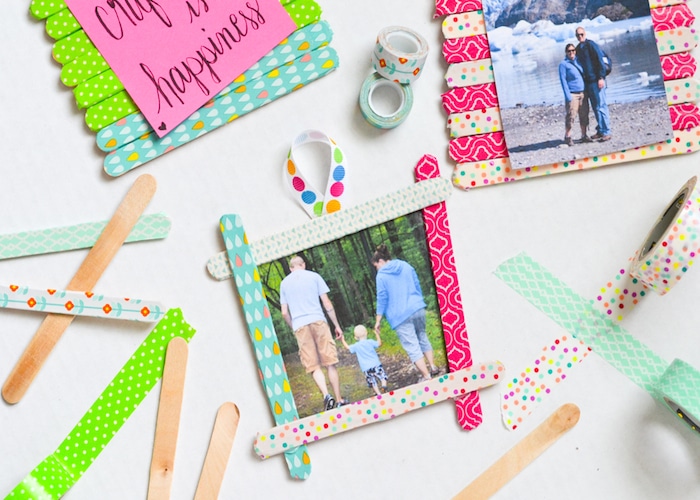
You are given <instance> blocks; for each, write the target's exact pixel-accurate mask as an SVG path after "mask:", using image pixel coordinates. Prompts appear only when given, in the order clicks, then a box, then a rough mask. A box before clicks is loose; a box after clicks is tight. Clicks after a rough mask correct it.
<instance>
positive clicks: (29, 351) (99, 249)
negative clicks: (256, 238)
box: [2, 174, 156, 404]
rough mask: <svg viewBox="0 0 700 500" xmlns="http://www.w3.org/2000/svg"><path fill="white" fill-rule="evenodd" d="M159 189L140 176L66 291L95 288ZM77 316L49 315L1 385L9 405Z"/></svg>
mask: <svg viewBox="0 0 700 500" xmlns="http://www.w3.org/2000/svg"><path fill="white" fill-rule="evenodd" d="M155 191H156V180H155V179H154V178H153V177H152V176H150V175H148V174H146V175H142V176H140V177H139V178H138V179H136V181H135V182H134V185H133V186H132V187H131V189H129V192H128V193H127V194H126V196H125V197H124V199H123V200H122V202H121V203H120V204H119V207H117V210H116V211H115V212H114V215H113V216H112V219H111V220H110V221H109V223H107V225H106V226H105V228H104V230H103V231H102V234H100V237H99V238H98V239H97V241H96V242H95V245H94V246H93V247H92V249H91V250H90V251H89V252H88V254H87V256H86V257H85V260H84V261H83V263H82V264H81V265H80V267H79V268H78V271H77V272H76V273H75V276H73V279H72V280H71V281H70V283H69V284H68V286H67V287H66V289H67V290H72V291H81V290H92V289H94V287H95V285H96V284H97V281H98V280H99V279H100V276H102V273H103V272H104V271H105V269H106V268H107V266H108V265H109V263H110V261H111V260H112V258H114V256H115V254H116V253H117V251H118V250H119V248H120V247H121V246H122V244H123V243H124V240H126V238H127V236H129V233H130V232H131V229H132V228H133V227H134V225H135V224H136V222H137V221H138V219H139V217H140V216H141V214H142V213H143V211H144V210H145V208H146V206H147V205H148V203H149V202H150V201H151V198H152V197H153V194H154V193H155ZM73 318H74V316H64V315H59V314H48V315H47V316H46V318H45V319H44V321H43V322H42V323H41V325H40V326H39V329H38V330H37V331H36V333H35V334H34V337H33V338H32V340H31V341H30V342H29V345H28V346H27V348H26V349H25V350H24V353H22V356H21V357H20V358H19V360H18V361H17V364H16V365H15V367H14V368H13V369H12V372H10V375H9V376H8V377H7V380H6V381H5V385H4V386H3V388H2V397H3V399H4V400H5V401H7V402H8V403H10V404H15V403H17V402H19V400H20V399H22V397H23V396H24V394H25V393H26V392H27V389H28V388H29V386H30V385H31V383H32V381H33V380H34V378H35V377H36V375H37V373H39V370H40V369H41V367H42V365H43V364H44V362H45V361H46V359H47V358H48V356H49V354H50V353H51V351H52V349H53V348H54V346H55V345H56V343H57V342H58V341H59V339H60V338H61V336H62V335H63V332H65V330H66V328H68V325H70V324H71V322H72V321H73Z"/></svg>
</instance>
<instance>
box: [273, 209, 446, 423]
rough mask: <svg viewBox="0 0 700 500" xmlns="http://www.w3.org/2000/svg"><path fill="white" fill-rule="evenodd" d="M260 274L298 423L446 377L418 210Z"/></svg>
mask: <svg viewBox="0 0 700 500" xmlns="http://www.w3.org/2000/svg"><path fill="white" fill-rule="evenodd" d="M259 269H260V277H261V282H262V284H263V288H264V290H265V295H266V297H267V299H268V303H269V304H270V310H271V314H272V319H273V323H274V325H275V331H276V333H277V337H278V340H279V344H280V350H281V351H282V356H283V358H284V362H285V368H286V371H287V375H288V377H289V382H290V385H291V388H292V393H293V394H294V400H295V402H296V405H297V410H298V412H299V415H300V416H301V417H304V416H308V415H313V414H315V413H318V412H319V411H327V410H330V409H332V408H337V407H340V406H343V405H346V404H349V403H352V402H354V401H358V400H362V399H365V398H367V397H371V396H374V395H380V394H383V393H384V392H387V391H390V390H392V389H397V388H400V387H404V386H407V385H411V384H414V383H416V382H419V381H422V380H427V379H430V378H433V377H436V376H439V375H440V374H443V373H445V371H446V368H445V367H446V356H445V345H444V339H443V333H442V324H441V321H440V315H439V311H438V305H437V297H436V295H435V284H434V280H433V275H432V270H431V267H430V258H429V253H428V248H427V244H426V239H425V232H424V228H423V217H422V214H421V213H420V212H415V213H412V214H409V215H407V216H404V217H400V218H398V219H395V220H392V221H388V222H386V223H383V224H380V225H378V226H374V227H372V228H369V229H366V230H363V231H360V232H359V233H356V234H353V235H350V236H347V237H345V238H342V239H340V240H336V241H332V242H330V243H327V244H325V245H321V246H318V247H313V248H310V249H307V250H305V251H304V252H301V253H299V254H296V255H293V256H289V257H285V258H282V259H278V260H276V261H273V262H271V263H268V264H264V265H261V266H259Z"/></svg>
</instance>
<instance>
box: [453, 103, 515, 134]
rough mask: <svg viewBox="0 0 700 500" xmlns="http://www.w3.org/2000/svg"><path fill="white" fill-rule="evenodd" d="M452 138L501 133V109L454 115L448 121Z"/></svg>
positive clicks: (485, 109)
mask: <svg viewBox="0 0 700 500" xmlns="http://www.w3.org/2000/svg"><path fill="white" fill-rule="evenodd" d="M447 126H448V128H449V129H450V137H464V136H468V135H477V134H485V133H488V132H500V131H501V130H503V127H502V125H501V111H500V109H499V108H482V109H477V110H474V111H468V112H466V113H452V114H451V115H450V116H449V118H448V119H447Z"/></svg>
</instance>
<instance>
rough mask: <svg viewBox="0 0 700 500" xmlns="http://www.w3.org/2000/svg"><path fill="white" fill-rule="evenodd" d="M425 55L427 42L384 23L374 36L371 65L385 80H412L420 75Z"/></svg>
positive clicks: (408, 81)
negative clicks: (375, 40)
mask: <svg viewBox="0 0 700 500" xmlns="http://www.w3.org/2000/svg"><path fill="white" fill-rule="evenodd" d="M427 58H428V42H427V40H426V39H425V38H423V36H421V35H420V34H419V33H417V32H416V31H413V30H412V29H410V28H405V27H403V26H387V27H386V28H383V29H382V30H381V31H380V32H379V35H377V44H376V45H375V46H374V51H373V52H372V67H373V68H374V71H376V72H377V73H379V74H380V75H381V76H383V77H384V78H386V79H387V80H392V81H395V82H398V83H413V82H415V81H416V80H417V79H418V77H420V74H421V72H422V71H423V67H424V66H425V61H426V59H427Z"/></svg>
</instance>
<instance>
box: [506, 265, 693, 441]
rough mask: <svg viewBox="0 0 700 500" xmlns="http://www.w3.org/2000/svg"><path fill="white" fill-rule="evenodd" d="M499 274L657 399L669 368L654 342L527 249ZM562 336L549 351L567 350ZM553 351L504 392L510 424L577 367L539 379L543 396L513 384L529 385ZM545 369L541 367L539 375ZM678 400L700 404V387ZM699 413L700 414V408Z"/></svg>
mask: <svg viewBox="0 0 700 500" xmlns="http://www.w3.org/2000/svg"><path fill="white" fill-rule="evenodd" d="M495 274H496V276H497V277H498V278H500V279H501V280H503V281H504V282H505V283H506V284H507V285H508V286H510V287H511V288H513V289H514V290H515V291H516V292H517V293H519V294H520V295H522V296H523V297H524V298H525V299H526V300H528V301H529V302H530V303H531V304H533V305H534V306H535V307H536V308H537V309H539V310H540V311H542V312H543V313H545V314H546V315H547V316H548V317H550V318H551V319H553V320H554V321H555V322H557V323H558V324H559V325H560V326H561V327H562V328H564V329H565V330H567V331H568V332H569V333H570V334H571V335H572V336H574V337H575V338H576V340H577V341H580V342H582V343H584V344H585V345H586V346H588V348H590V349H592V350H593V352H595V353H597V354H598V355H599V356H601V357H602V358H603V359H604V360H605V361H607V362H608V363H610V364H611V365H612V366H613V367H614V368H615V369H617V370H618V371H619V372H620V373H622V374H623V375H625V376H626V377H627V378H629V379H630V380H631V381H632V382H634V383H635V384H637V385H638V386H639V387H641V388H642V389H644V390H645V391H647V392H649V393H650V394H651V395H652V396H653V397H655V398H657V399H658V398H659V397H660V394H659V391H658V385H659V382H660V381H661V380H663V377H664V373H665V372H667V368H668V363H667V362H666V361H664V360H663V359H662V358H661V357H660V356H658V355H657V354H656V353H655V352H654V351H652V350H651V349H650V348H649V347H648V346H646V345H645V344H643V343H642V342H640V341H639V340H637V339H636V338H635V337H634V336H632V335H630V334H629V333H627V332H626V331H625V330H624V329H623V328H622V327H621V326H620V325H619V324H617V323H616V322H615V321H613V320H612V319H610V318H609V317H608V316H607V315H606V314H605V313H601V312H599V311H598V310H597V309H594V308H593V307H591V305H590V302H589V301H586V300H585V299H584V298H583V297H581V296H579V295H578V294H577V293H576V292H575V291H573V290H572V289H571V288H569V287H568V286H567V285H566V284H565V283H564V282H562V281H561V280H559V279H558V278H556V277H555V276H554V275H553V274H552V273H551V272H549V270H547V269H545V268H544V267H543V266H541V265H540V264H539V263H537V262H535V261H534V260H532V259H531V258H530V257H529V256H527V255H524V254H521V255H518V256H516V257H514V258H513V259H510V260H509V261H506V262H504V263H503V264H501V265H500V266H499V267H498V269H497V270H496V273H495ZM557 340H559V339H557ZM557 340H555V342H554V343H553V344H551V345H550V346H548V347H545V349H544V350H545V351H548V350H551V351H553V352H554V351H555V350H556V349H557V348H559V349H561V342H559V343H558V342H557ZM564 345H566V344H564ZM581 347H583V344H582V345H581ZM579 351H580V349H579ZM548 354H549V353H547V354H545V356H544V360H543V358H542V357H541V358H539V360H538V361H540V363H537V362H536V363H535V366H534V367H528V368H526V369H525V370H523V371H522V372H520V373H521V375H520V376H519V377H516V378H514V379H513V381H512V382H511V383H510V384H509V385H508V392H506V394H504V395H503V400H502V403H503V405H502V415H503V419H504V423H505V424H506V426H508V428H510V429H515V428H517V426H518V425H519V423H520V422H522V420H523V419H524V418H525V417H526V416H527V415H529V414H530V413H531V412H532V411H533V410H534V409H535V407H536V406H537V405H538V404H539V403H540V402H541V401H542V400H543V399H544V397H545V396H546V394H549V393H550V392H551V390H552V389H553V387H555V386H556V384H559V383H561V382H563V381H564V380H565V379H566V377H565V375H567V374H568V373H567V372H568V371H569V370H570V369H571V368H573V366H574V364H573V363H572V364H569V363H567V364H565V365H560V366H559V367H558V368H562V370H561V371H559V370H556V371H553V372H552V373H549V372H546V374H545V375H544V376H543V377H539V376H538V377H537V378H536V379H535V385H534V386H531V387H534V388H536V389H539V391H540V392H539V397H538V396H537V395H534V394H532V392H530V393H529V394H527V395H525V396H526V397H525V398H523V396H524V395H523V393H522V392H521V393H518V392H516V391H512V390H511V388H513V387H515V388H518V387H523V386H524V385H526V384H528V383H529V382H528V381H527V380H528V379H529V380H532V379H533V377H532V374H533V373H535V371H534V370H535V368H538V367H541V366H542V364H543V362H544V364H545V367H546V366H548V365H551V364H553V363H552V359H553V358H552V356H551V355H548ZM555 356H556V354H555ZM579 362H580V360H579ZM541 373H542V371H541V370H540V372H539V373H538V375H539V374H541ZM692 380H697V378H694V379H692ZM679 388H680V389H681V392H682V393H685V394H687V392H688V391H686V390H685V389H684V388H683V387H682V386H680V387H679ZM676 402H677V403H678V404H681V405H683V406H685V405H687V406H688V407H690V408H693V409H698V408H699V405H698V396H697V386H694V388H693V389H692V396H691V397H689V398H686V399H683V396H682V394H681V397H680V398H679V399H678V400H677V401H676ZM696 414H700V412H696Z"/></svg>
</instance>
